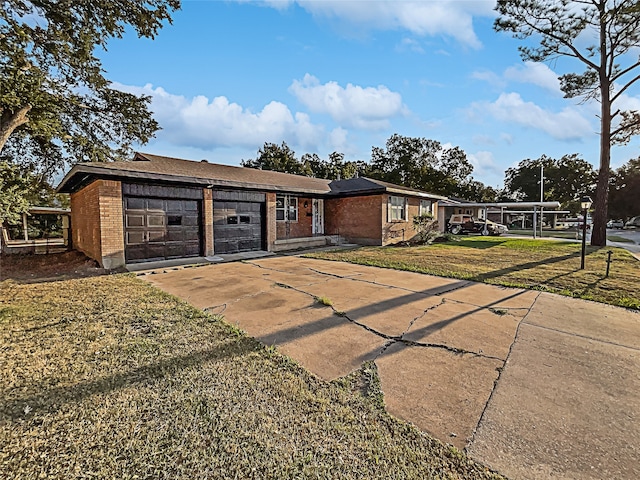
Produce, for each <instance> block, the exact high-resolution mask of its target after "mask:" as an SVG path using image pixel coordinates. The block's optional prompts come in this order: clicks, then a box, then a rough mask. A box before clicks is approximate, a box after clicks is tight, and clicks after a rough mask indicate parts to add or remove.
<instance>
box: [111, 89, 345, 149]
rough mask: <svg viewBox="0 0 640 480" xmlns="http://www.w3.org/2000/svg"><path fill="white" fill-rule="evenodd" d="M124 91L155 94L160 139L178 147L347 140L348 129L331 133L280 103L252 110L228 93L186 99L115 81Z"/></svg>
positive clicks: (153, 102)
mask: <svg viewBox="0 0 640 480" xmlns="http://www.w3.org/2000/svg"><path fill="white" fill-rule="evenodd" d="M114 87H115V88H118V89H120V90H123V91H127V92H131V93H135V94H138V95H140V94H144V95H149V96H150V97H151V110H152V111H153V112H154V117H155V118H156V120H157V121H158V122H159V123H160V125H161V127H162V129H163V130H161V131H160V132H158V138H159V139H163V140H165V141H168V142H170V143H172V144H174V145H180V146H190V147H196V148H205V149H206V148H216V147H248V148H257V147H260V146H262V145H263V144H264V142H276V143H280V142H282V141H283V140H284V141H286V142H287V143H290V144H292V145H298V146H301V147H305V148H310V149H313V148H315V147H317V146H318V145H320V144H323V143H324V142H325V141H327V140H332V139H333V138H334V137H336V136H337V137H338V138H342V139H343V141H346V140H345V139H346V132H340V131H338V132H330V133H329V134H327V133H326V132H325V129H324V127H323V126H322V125H317V124H314V123H312V122H311V119H310V118H309V115H307V114H306V113H295V114H292V113H291V111H290V110H289V108H288V107H287V106H286V105H285V104H283V103H280V102H275V101H273V102H270V103H269V104H267V105H265V106H264V107H263V108H262V110H261V111H259V112H256V113H254V112H252V111H250V110H249V109H246V108H243V107H242V106H241V105H238V104H237V103H232V102H229V100H228V99H227V98H226V97H224V96H220V97H215V98H214V99H212V100H210V99H208V98H207V97H205V96H202V95H199V96H196V97H193V98H186V97H184V96H182V95H173V94H171V93H169V92H167V91H165V90H164V89H163V88H162V87H155V88H154V87H153V86H152V85H150V84H147V85H145V86H144V87H136V86H127V85H120V84H115V85H114Z"/></svg>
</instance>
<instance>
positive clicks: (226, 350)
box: [0, 337, 262, 422]
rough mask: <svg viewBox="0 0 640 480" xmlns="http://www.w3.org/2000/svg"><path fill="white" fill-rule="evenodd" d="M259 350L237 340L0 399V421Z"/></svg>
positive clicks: (244, 340)
mask: <svg viewBox="0 0 640 480" xmlns="http://www.w3.org/2000/svg"><path fill="white" fill-rule="evenodd" d="M261 348H262V346H261V345H260V344H259V343H258V342H257V341H256V340H255V339H253V338H251V337H239V338H235V339H233V340H227V341H224V342H222V343H220V344H218V345H216V346H214V347H211V348H208V349H205V350H199V351H196V352H191V353H188V354H186V355H177V356H173V357H169V358H164V359H162V360H159V361H157V362H154V363H150V364H148V365H143V366H141V367H138V368H134V369H131V370H128V371H124V372H118V373H113V374H111V375H107V376H104V377H101V378H97V379H94V380H88V381H84V382H78V383H75V384H74V385H70V386H62V387H54V388H49V389H43V390H42V392H41V393H37V394H31V395H26V396H21V397H18V398H12V399H0V401H1V403H0V421H7V420H8V421H14V422H15V421H20V420H21V419H24V418H25V417H28V416H33V415H38V414H40V415H42V414H47V413H51V412H52V411H55V410H56V409H57V408H59V406H60V405H63V404H68V403H76V402H82V401H83V400H85V399H87V398H89V397H91V396H93V395H99V394H106V393H110V392H114V391H117V390H121V389H124V388H127V387H130V386H133V385H140V386H144V385H145V384H149V383H152V382H154V381H156V380H160V379H163V378H169V377H173V376H179V375H180V372H182V371H183V370H185V369H189V368H192V367H200V366H202V365H204V364H207V363H211V362H215V361H218V360H222V359H225V358H231V357H239V356H242V355H245V354H247V353H250V352H253V351H258V350H260V349H261ZM32 387H33V386H32Z"/></svg>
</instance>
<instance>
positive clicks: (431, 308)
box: [400, 298, 447, 338]
mask: <svg viewBox="0 0 640 480" xmlns="http://www.w3.org/2000/svg"><path fill="white" fill-rule="evenodd" d="M446 301H447V299H446V298H441V299H440V303H438V304H437V305H433V306H431V307H429V308H427V309H426V310H425V311H424V312H422V313H421V314H420V315H418V316H417V317H416V318H414V319H413V320H411V321H410V322H409V326H407V328H406V330H405V331H404V332H402V333H401V334H400V338H402V337H404V336H405V335H406V334H407V333H408V332H409V330H411V327H413V324H414V323H416V322H417V321H418V320H420V319H422V318H424V316H425V315H426V314H427V313H428V312H430V311H431V310H435V309H436V308H438V307H439V306H441V305H443V304H444V303H445V302H446Z"/></svg>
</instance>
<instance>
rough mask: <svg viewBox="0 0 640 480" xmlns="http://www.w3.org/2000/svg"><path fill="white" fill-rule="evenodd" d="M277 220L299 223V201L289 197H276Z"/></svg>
mask: <svg viewBox="0 0 640 480" xmlns="http://www.w3.org/2000/svg"><path fill="white" fill-rule="evenodd" d="M276 220H277V221H279V222H283V221H288V222H297V221H298V199H297V198H296V197H291V196H289V195H276Z"/></svg>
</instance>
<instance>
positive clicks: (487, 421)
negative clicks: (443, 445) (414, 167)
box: [143, 257, 640, 479]
mask: <svg viewBox="0 0 640 480" xmlns="http://www.w3.org/2000/svg"><path fill="white" fill-rule="evenodd" d="M143 278H145V279H147V280H148V281H150V282H151V283H153V284H155V285H157V286H158V287H160V288H162V289H163V290H165V291H167V292H169V293H171V294H174V295H176V296H178V297H181V298H183V299H184V300H187V301H188V302H190V303H191V304H193V305H195V306H196V307H199V308H202V309H205V310H207V311H209V312H212V313H221V314H223V315H224V316H225V318H226V320H227V321H228V322H230V323H232V324H237V325H238V326H239V327H240V328H242V329H243V330H245V331H246V332H247V333H248V334H249V335H251V336H254V337H256V338H258V339H260V340H261V341H262V342H264V343H265V344H268V345H276V346H277V347H278V349H279V350H280V351H281V352H282V353H284V354H287V355H289V356H291V357H292V358H294V359H295V360H297V361H298V362H299V363H300V364H302V365H303V366H305V367H306V368H307V369H308V370H310V371H311V372H313V373H314V374H316V375H318V376H320V377H322V378H324V379H326V380H331V379H335V378H337V377H340V376H343V375H346V374H348V373H350V372H352V371H353V370H355V369H357V368H359V367H360V365H361V364H362V363H363V362H366V361H374V362H375V364H376V366H377V368H378V372H379V375H380V380H381V384H382V389H383V391H384V395H385V404H386V407H387V409H388V411H389V412H390V413H392V414H393V415H395V416H397V417H400V418H402V419H405V420H407V421H409V422H412V423H414V424H415V425H416V426H418V427H419V428H421V429H422V430H424V431H426V432H428V433H430V434H432V435H433V436H435V437H437V438H439V439H440V440H442V441H444V442H448V443H451V444H453V445H455V446H457V447H459V448H465V449H466V450H467V451H468V452H469V454H470V455H471V456H472V457H474V458H476V459H477V460H479V461H481V462H483V463H485V464H487V465H489V466H491V467H493V468H495V469H497V470H498V471H500V472H501V473H503V474H505V475H507V476H509V477H512V478H576V479H578V478H580V479H586V478H593V479H601V478H629V479H632V478H634V479H635V478H640V465H639V462H638V459H639V458H640V400H639V398H638V392H640V315H638V314H637V313H634V312H630V311H627V310H624V309H621V308H615V307H610V306H606V305H600V304H596V303H593V302H586V301H582V300H575V299H570V298H566V297H560V296H556V295H551V294H546V293H540V292H534V291H527V290H520V289H510V288H502V287H496V286H490V285H484V284H478V283H473V282H467V281H462V280H452V279H445V278H439V277H433V276H429V275H421V274H416V273H409V272H399V271H394V270H387V269H380V268H375V267H365V266H358V265H351V264H346V263H340V262H329V261H323V260H313V259H305V258H300V257H275V258H265V259H259V260H253V261H247V262H243V263H226V264H220V265H210V266H204V267H198V268H178V269H168V270H156V271H155V273H153V274H151V273H148V274H145V275H144V276H143ZM319 297H323V298H324V299H326V300H327V302H325V303H331V306H326V305H323V304H322V303H320V302H318V301H317V300H316V298H319Z"/></svg>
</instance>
